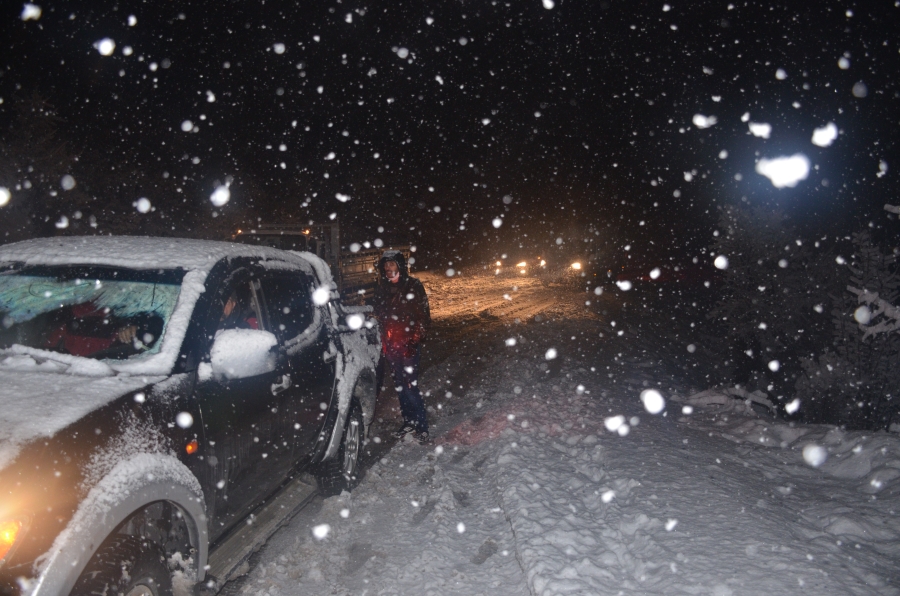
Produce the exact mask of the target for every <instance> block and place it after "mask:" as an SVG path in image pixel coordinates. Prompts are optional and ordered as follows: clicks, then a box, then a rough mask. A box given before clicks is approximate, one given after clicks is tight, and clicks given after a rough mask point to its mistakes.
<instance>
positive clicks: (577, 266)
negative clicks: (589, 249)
mask: <svg viewBox="0 0 900 596" xmlns="http://www.w3.org/2000/svg"><path fill="white" fill-rule="evenodd" d="M572 269H574V270H575V271H581V263H578V262H575V263H572Z"/></svg>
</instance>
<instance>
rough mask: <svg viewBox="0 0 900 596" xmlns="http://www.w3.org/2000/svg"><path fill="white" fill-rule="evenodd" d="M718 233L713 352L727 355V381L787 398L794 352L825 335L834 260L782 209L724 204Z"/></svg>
mask: <svg viewBox="0 0 900 596" xmlns="http://www.w3.org/2000/svg"><path fill="white" fill-rule="evenodd" d="M717 233H718V235H717V236H716V239H715V241H714V243H713V247H712V250H713V253H714V254H715V255H721V256H724V257H725V259H727V268H726V269H725V270H724V277H723V284H722V288H721V291H720V297H719V301H718V303H717V304H716V305H715V307H714V308H713V309H712V310H711V311H710V313H709V315H708V317H709V318H710V319H711V321H712V322H713V324H714V325H717V326H718V327H719V328H720V329H721V333H720V336H721V339H720V340H719V341H720V343H721V344H722V345H719V346H711V347H712V348H714V349H713V352H714V353H718V354H723V355H725V357H726V359H727V360H726V362H725V363H724V364H725V367H724V368H725V371H726V372H727V375H728V376H730V379H728V380H729V381H731V382H734V383H738V384H744V383H746V384H750V385H754V386H756V388H759V389H762V390H764V391H767V392H768V393H774V394H775V395H776V396H779V395H781V396H786V395H787V394H788V393H789V392H791V391H792V388H793V385H794V382H795V378H796V376H797V375H798V374H799V373H800V361H799V358H798V356H799V355H802V354H809V355H812V354H814V353H817V352H818V347H817V346H818V345H820V344H821V342H823V341H824V339H825V338H826V337H827V320H826V319H825V317H822V316H821V315H820V314H819V312H821V311H822V306H821V305H822V303H823V301H825V300H827V295H828V292H829V290H831V291H832V292H834V288H833V287H830V286H832V285H833V283H834V282H833V281H832V280H834V274H833V270H834V269H836V265H835V263H834V261H833V260H832V259H830V258H827V257H826V254H825V253H826V251H825V249H824V248H822V247H821V246H820V245H819V243H816V242H807V241H805V240H803V239H802V238H800V236H799V233H798V232H796V231H795V230H794V229H793V227H792V226H791V225H790V222H789V221H788V219H787V218H786V216H785V215H784V214H783V213H782V212H779V211H772V210H771V209H764V208H761V207H756V208H743V207H734V206H732V207H725V208H723V209H722V210H721V213H720V219H719V227H718V229H717ZM719 263H720V264H722V265H724V263H725V260H721V259H720V260H719Z"/></svg>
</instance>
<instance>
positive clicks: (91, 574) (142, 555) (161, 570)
mask: <svg viewBox="0 0 900 596" xmlns="http://www.w3.org/2000/svg"><path fill="white" fill-rule="evenodd" d="M94 594H104V595H109V596H112V595H116V596H172V575H171V574H170V573H169V568H168V566H167V565H166V558H165V554H164V553H163V550H162V548H161V547H160V546H159V545H158V544H156V543H155V542H153V541H151V540H148V539H144V538H140V537H137V536H128V535H125V534H115V535H113V536H110V537H109V538H107V539H106V542H104V543H103V544H102V545H101V546H100V548H99V549H98V550H97V552H96V553H94V556H93V557H92V558H91V560H90V562H89V563H88V565H87V567H86V568H85V570H84V573H82V574H81V577H79V578H78V581H77V582H75V587H73V588H72V596H89V595H94Z"/></svg>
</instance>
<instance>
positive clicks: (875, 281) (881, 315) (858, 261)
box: [797, 232, 900, 428]
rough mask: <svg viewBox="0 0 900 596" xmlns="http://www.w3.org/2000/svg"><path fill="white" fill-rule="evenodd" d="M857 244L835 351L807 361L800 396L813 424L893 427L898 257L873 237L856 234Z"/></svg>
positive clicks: (897, 400) (899, 407) (899, 394)
mask: <svg viewBox="0 0 900 596" xmlns="http://www.w3.org/2000/svg"><path fill="white" fill-rule="evenodd" d="M853 245H854V254H853V256H852V257H851V259H850V260H849V262H847V266H846V267H845V268H844V269H843V271H842V277H841V279H842V281H843V284H842V285H843V287H844V288H845V291H844V292H843V295H842V296H841V297H840V299H839V300H837V301H836V302H835V307H834V309H833V310H832V322H833V342H832V346H831V348H830V349H827V350H826V351H825V352H824V353H822V354H820V355H818V356H817V357H814V358H813V357H809V358H803V359H802V366H803V371H804V374H803V375H802V376H801V377H800V378H799V379H798V381H797V396H798V397H800V398H801V401H802V402H803V403H804V404H805V408H804V409H805V417H806V418H807V419H809V420H813V421H821V422H837V423H846V424H848V425H850V426H852V427H856V428H888V427H889V426H890V425H891V422H892V421H895V420H896V419H897V418H898V416H900V365H898V363H900V333H898V329H900V309H898V308H897V307H896V306H895V305H896V304H897V299H898V297H900V275H898V272H897V268H896V257H895V255H893V254H886V253H884V252H882V251H881V250H880V249H879V248H878V247H877V246H876V245H874V244H873V243H872V239H871V236H870V235H869V233H868V232H859V233H856V234H854V235H853Z"/></svg>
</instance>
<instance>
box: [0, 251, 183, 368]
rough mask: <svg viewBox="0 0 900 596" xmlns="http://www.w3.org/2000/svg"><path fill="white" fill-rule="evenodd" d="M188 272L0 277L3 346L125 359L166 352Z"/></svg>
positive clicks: (32, 272) (46, 271)
mask: <svg viewBox="0 0 900 596" xmlns="http://www.w3.org/2000/svg"><path fill="white" fill-rule="evenodd" d="M182 277H183V272H181V271H160V272H150V273H148V272H143V271H141V272H137V271H132V270H123V269H111V268H91V269H85V270H81V271H73V270H72V269H70V268H65V269H50V268H42V269H29V270H24V271H7V272H4V273H2V274H0V348H8V347H10V346H12V345H15V344H18V345H22V346H26V347H30V348H38V349H43V350H50V351H54V352H60V353H63V354H71V355H73V356H81V357H87V358H94V359H98V360H125V359H129V358H138V357H140V356H142V355H144V354H154V353H156V352H158V351H159V348H160V345H161V344H162V338H163V336H164V335H165V332H166V326H167V325H168V322H169V319H170V317H171V316H172V311H173V310H174V309H175V303H176V301H177V299H178V294H179V292H180V290H181V278H182Z"/></svg>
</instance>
